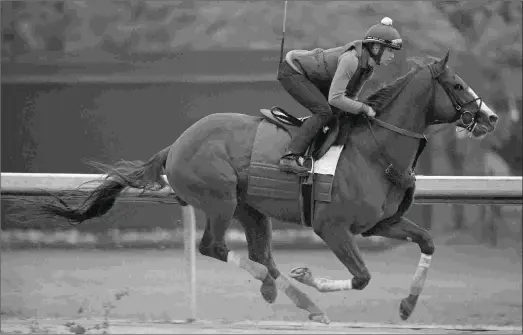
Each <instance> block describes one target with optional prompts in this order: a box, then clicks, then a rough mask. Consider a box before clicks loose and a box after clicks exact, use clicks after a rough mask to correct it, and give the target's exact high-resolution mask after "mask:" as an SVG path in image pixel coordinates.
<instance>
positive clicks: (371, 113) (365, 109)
mask: <svg viewBox="0 0 523 335" xmlns="http://www.w3.org/2000/svg"><path fill="white" fill-rule="evenodd" d="M363 113H365V114H367V115H368V116H370V117H375V116H376V112H375V111H374V109H372V107H371V106H369V105H365V104H363Z"/></svg>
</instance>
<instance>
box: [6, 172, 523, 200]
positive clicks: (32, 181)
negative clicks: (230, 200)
mask: <svg viewBox="0 0 523 335" xmlns="http://www.w3.org/2000/svg"><path fill="white" fill-rule="evenodd" d="M103 177H104V175H101V174H62V173H57V174H55V173H2V174H1V193H2V195H4V196H5V195H9V196H42V195H45V193H47V192H56V191H72V190H78V188H79V187H80V186H81V188H80V190H79V191H81V193H87V192H89V191H91V190H93V189H94V188H95V187H96V186H97V185H98V183H97V182H93V183H89V184H85V183H87V182H90V181H93V180H95V181H97V180H101V179H102V178H103ZM84 184H85V185H84ZM172 192H173V191H172V190H171V189H170V188H166V189H163V190H160V191H155V192H146V193H142V192H141V191H139V190H135V189H127V190H125V191H124V192H123V194H122V197H121V200H123V201H133V202H136V201H154V202H166V203H176V200H175V199H174V198H173V197H171V195H172V194H173V193H172ZM415 195H416V199H415V201H416V203H420V204H436V203H467V204H498V205H512V204H521V203H523V201H522V177H521V176H518V177H482V176H472V177H458V176H418V177H417V182H416V194H415Z"/></svg>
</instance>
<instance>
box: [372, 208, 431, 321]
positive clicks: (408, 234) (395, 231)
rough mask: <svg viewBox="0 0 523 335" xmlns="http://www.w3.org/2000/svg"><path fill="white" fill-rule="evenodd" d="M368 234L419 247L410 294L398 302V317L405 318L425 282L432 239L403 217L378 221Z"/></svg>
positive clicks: (410, 311) (414, 304) (408, 314)
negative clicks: (408, 242)
mask: <svg viewBox="0 0 523 335" xmlns="http://www.w3.org/2000/svg"><path fill="white" fill-rule="evenodd" d="M370 235H375V236H383V237H388V238H393V239H397V240H407V241H412V242H414V243H416V244H418V245H419V247H420V250H421V257H420V260H419V263H418V268H417V270H416V272H415V273H414V278H413V279H412V284H411V286H410V294H409V296H408V297H407V298H404V299H402V300H401V304H400V317H401V318H402V319H403V320H407V319H408V318H409V316H410V315H411V314H412V312H413V311H414V307H416V303H417V301H418V297H419V295H420V293H421V291H422V289H423V285H424V284H425V279H426V278H427V272H428V270H429V266H430V261H431V259H432V254H433V253H434V241H433V239H432V237H431V236H430V235H429V233H428V232H427V231H426V230H425V229H423V228H421V227H419V226H418V225H416V224H415V223H414V222H412V221H410V220H409V219H407V218H405V217H400V218H399V219H395V218H394V219H386V220H383V221H381V222H379V223H378V224H377V225H376V226H375V227H374V228H373V229H371V231H369V232H367V233H365V236H370Z"/></svg>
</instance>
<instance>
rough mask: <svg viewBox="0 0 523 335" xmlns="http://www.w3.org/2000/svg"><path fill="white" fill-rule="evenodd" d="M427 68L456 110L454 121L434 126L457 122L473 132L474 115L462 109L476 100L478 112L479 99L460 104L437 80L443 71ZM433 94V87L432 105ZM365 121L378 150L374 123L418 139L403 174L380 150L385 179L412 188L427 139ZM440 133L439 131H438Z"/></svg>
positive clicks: (378, 121)
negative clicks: (408, 166) (414, 152)
mask: <svg viewBox="0 0 523 335" xmlns="http://www.w3.org/2000/svg"><path fill="white" fill-rule="evenodd" d="M427 67H428V68H429V71H430V73H431V75H432V80H435V81H437V82H438V84H439V85H440V86H441V87H442V88H443V90H444V91H445V93H446V94H447V96H448V97H449V99H450V101H451V103H452V106H453V107H454V109H455V110H456V112H457V113H456V116H455V118H454V119H452V120H450V122H449V121H443V120H434V122H433V123H434V124H442V123H449V124H453V123H457V122H458V121H461V123H462V124H463V125H464V126H465V129H466V130H468V131H473V130H474V128H475V127H476V124H477V122H476V120H475V118H476V115H477V113H476V115H474V114H473V113H472V112H470V111H468V110H466V109H464V108H463V107H464V106H466V105H468V104H470V103H473V102H475V101H476V100H480V105H479V108H478V111H479V110H480V108H481V103H482V102H483V101H482V99H481V98H476V99H474V100H471V101H469V102H467V103H465V104H460V103H459V102H458V100H457V99H456V98H455V97H454V95H453V94H452V93H451V92H450V90H449V89H447V88H446V87H445V86H444V85H443V84H442V83H441V82H440V80H439V77H440V76H441V75H442V74H443V73H444V71H445V70H443V71H441V72H439V73H438V72H437V71H436V69H435V67H434V66H433V65H427ZM412 79H414V77H413V78H411V79H410V80H409V82H408V83H407V84H405V86H404V88H405V87H407V86H408V84H409V83H410V82H411V81H412ZM402 91H403V89H402V90H399V91H398V92H397V93H396V94H395V96H394V97H393V98H391V101H392V100H394V98H396V97H397V96H398V95H399V94H400V93H401V92H402ZM435 94H436V89H435V86H434V85H433V97H432V103H433V104H434V100H435ZM364 116H365V117H366V119H367V125H368V127H369V130H370V132H371V134H372V137H373V138H374V142H375V143H376V145H377V146H378V148H380V146H379V143H378V139H377V137H376V134H375V133H374V129H373V127H372V123H376V124H377V125H378V126H380V127H382V128H385V129H388V130H391V131H393V132H395V133H398V134H400V135H403V136H408V137H412V138H416V139H419V140H420V143H419V146H418V150H417V152H416V156H415V158H414V162H413V164H412V167H411V168H408V169H407V170H406V171H404V172H403V173H402V172H400V171H398V170H397V169H396V168H395V166H394V165H393V164H392V163H390V159H388V158H387V157H386V155H385V154H384V152H383V150H381V148H380V154H381V156H382V157H383V158H384V159H385V161H386V162H388V164H389V165H388V167H387V169H386V170H385V174H386V176H387V178H389V180H390V181H391V182H392V183H394V184H395V185H397V186H400V187H406V188H408V187H413V186H414V184H415V181H416V178H415V174H414V168H415V167H416V164H417V161H418V158H419V156H420V155H421V153H422V152H423V150H424V149H425V146H426V145H427V141H428V140H427V137H426V135H425V134H424V133H418V132H414V131H411V130H407V129H403V128H400V127H397V126H395V125H392V124H390V123H387V122H385V121H382V120H379V119H377V118H375V117H369V116H367V115H364ZM464 116H466V117H467V118H469V119H470V121H468V122H466V121H465V119H464ZM439 131H441V130H439ZM439 131H436V132H439ZM436 132H433V133H431V135H434V134H435V133H436Z"/></svg>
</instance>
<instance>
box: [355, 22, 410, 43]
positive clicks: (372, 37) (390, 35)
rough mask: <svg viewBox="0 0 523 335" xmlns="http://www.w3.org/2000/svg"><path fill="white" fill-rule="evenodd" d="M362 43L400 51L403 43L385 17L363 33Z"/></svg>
mask: <svg viewBox="0 0 523 335" xmlns="http://www.w3.org/2000/svg"><path fill="white" fill-rule="evenodd" d="M363 43H380V44H382V45H384V46H386V47H389V48H392V49H395V50H401V48H402V47H403V41H402V39H401V36H400V34H399V33H398V31H397V30H396V29H395V28H394V27H393V26H392V20H391V19H390V18H388V17H385V18H383V19H382V20H381V22H380V23H377V24H375V25H373V26H372V27H370V28H369V30H367V33H365V37H364V38H363Z"/></svg>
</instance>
